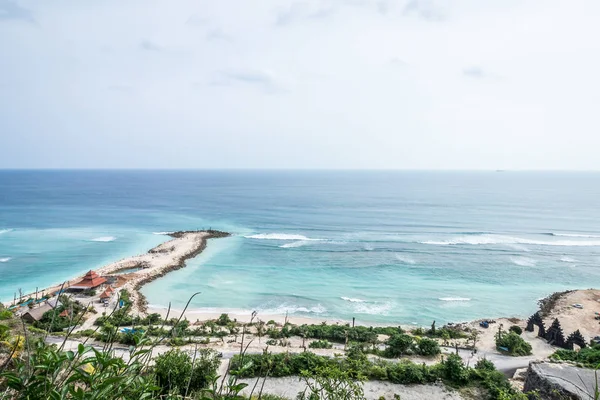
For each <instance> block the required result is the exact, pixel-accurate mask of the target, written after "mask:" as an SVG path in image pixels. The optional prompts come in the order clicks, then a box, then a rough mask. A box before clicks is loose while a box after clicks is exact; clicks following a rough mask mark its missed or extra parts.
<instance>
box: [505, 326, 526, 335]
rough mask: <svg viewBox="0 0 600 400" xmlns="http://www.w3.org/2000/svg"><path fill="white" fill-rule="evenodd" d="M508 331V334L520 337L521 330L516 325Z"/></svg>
mask: <svg viewBox="0 0 600 400" xmlns="http://www.w3.org/2000/svg"><path fill="white" fill-rule="evenodd" d="M508 331H509V332H514V333H516V334H517V335H520V334H521V333H523V329H522V328H521V327H520V326H518V325H513V326H511V327H510V328H508Z"/></svg>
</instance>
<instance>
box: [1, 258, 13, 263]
mask: <svg viewBox="0 0 600 400" xmlns="http://www.w3.org/2000/svg"><path fill="white" fill-rule="evenodd" d="M10 260H12V258H10V257H4V258H0V263H6V262H9V261H10Z"/></svg>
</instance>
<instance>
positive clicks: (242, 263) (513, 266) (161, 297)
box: [0, 171, 600, 324]
mask: <svg viewBox="0 0 600 400" xmlns="http://www.w3.org/2000/svg"><path fill="white" fill-rule="evenodd" d="M599 200H600V174H594V173H511V172H506V173H493V172H489V173H483V172H478V173H467V172H453V173H450V172H443V173H442V172H438V173H434V172H350V171H348V172H291V171H290V172H258V171H253V172H239V171H214V172H208V171H172V172H166V171H146V172H141V171H112V172H106V171H104V172H100V171H85V172H69V171H46V172H35V171H21V172H14V171H3V172H0V232H2V233H0V261H2V262H0V297H2V298H12V296H13V293H14V292H15V291H16V290H17V289H18V288H22V289H23V290H24V291H28V290H34V289H35V286H43V285H46V284H48V283H49V282H59V281H61V280H63V279H66V278H68V277H71V276H72V275H73V274H76V273H79V272H82V271H84V270H86V269H89V268H94V267H97V266H100V265H103V264H106V263H108V262H111V261H115V260H117V259H120V258H123V257H126V256H129V255H133V254H137V253H141V252H144V251H146V250H148V249H149V248H151V247H153V246H154V245H156V244H158V243H160V242H161V241H163V240H166V239H167V237H165V236H162V235H159V234H154V233H159V232H163V231H171V230H180V229H197V228H208V227H212V228H217V229H223V230H228V231H230V232H232V233H234V236H233V237H231V238H227V239H218V240H212V241H211V242H210V243H209V246H208V248H207V250H206V251H205V252H204V253H203V254H202V255H200V256H199V257H198V258H196V259H195V260H192V261H190V262H189V263H188V267H187V268H185V269H182V270H179V271H175V272H173V273H171V274H169V275H168V276H166V277H164V278H162V279H159V280H157V281H154V282H152V283H151V284H149V285H147V286H146V287H145V288H144V293H145V294H146V295H147V297H148V299H149V301H150V303H151V304H155V305H166V304H167V303H168V302H172V304H173V305H175V306H182V305H184V304H185V302H186V301H187V299H188V297H189V296H190V295H191V293H193V292H196V291H201V292H202V295H201V296H199V297H198V298H197V299H196V300H195V301H194V303H193V306H194V307H195V308H204V309H209V310H213V309H215V308H226V309H229V310H232V311H240V310H243V311H245V312H250V311H251V310H255V309H256V310H259V312H263V313H269V312H282V313H283V312H286V311H287V312H289V313H292V314H298V315H305V316H318V317H337V318H351V317H353V316H354V317H356V318H357V319H358V320H361V321H366V322H394V323H413V322H414V323H419V324H424V323H430V322H431V320H432V319H436V320H437V321H439V322H444V321H458V320H469V319H474V318H480V317H488V316H494V317H495V316H500V315H522V316H525V315H527V314H529V313H531V312H532V311H534V310H535V307H536V304H535V303H536V300H537V299H538V298H540V297H543V296H545V295H547V294H549V293H551V292H553V291H556V290H564V289H567V288H587V287H592V286H599V285H600V270H599V269H598V267H597V265H598V262H599V261H600V208H599V207H598V204H599Z"/></svg>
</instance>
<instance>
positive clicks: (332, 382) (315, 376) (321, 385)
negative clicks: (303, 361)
mask: <svg viewBox="0 0 600 400" xmlns="http://www.w3.org/2000/svg"><path fill="white" fill-rule="evenodd" d="M302 378H303V380H304V382H305V383H306V386H307V388H306V389H305V390H304V392H301V393H299V394H298V397H297V400H338V399H344V400H362V399H364V398H365V397H364V392H363V387H362V383H360V381H359V382H357V381H356V380H355V379H354V377H352V376H351V375H350V374H349V373H348V372H347V371H339V370H334V371H330V370H317V371H314V373H310V372H304V373H303V375H302Z"/></svg>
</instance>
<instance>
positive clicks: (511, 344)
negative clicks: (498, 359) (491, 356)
mask: <svg viewBox="0 0 600 400" xmlns="http://www.w3.org/2000/svg"><path fill="white" fill-rule="evenodd" d="M501 347H504V348H506V349H508V354H510V355H511V356H528V355H530V354H531V345H530V344H529V343H527V342H526V341H525V340H524V339H523V338H522V337H521V336H519V335H517V334H516V333H514V332H510V333H505V334H503V335H501V337H500V338H497V339H496V348H497V349H498V350H500V351H504V350H502V349H501Z"/></svg>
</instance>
